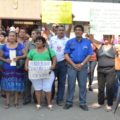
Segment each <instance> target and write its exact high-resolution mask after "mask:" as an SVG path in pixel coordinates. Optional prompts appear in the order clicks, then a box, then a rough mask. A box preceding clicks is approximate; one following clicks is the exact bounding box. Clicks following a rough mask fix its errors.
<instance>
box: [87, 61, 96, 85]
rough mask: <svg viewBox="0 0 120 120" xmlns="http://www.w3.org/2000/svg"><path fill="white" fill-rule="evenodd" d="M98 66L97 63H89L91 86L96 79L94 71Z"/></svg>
mask: <svg viewBox="0 0 120 120" xmlns="http://www.w3.org/2000/svg"><path fill="white" fill-rule="evenodd" d="M96 64H97V61H89V62H88V69H89V71H88V78H89V86H91V85H92V82H93V79H94V70H95V66H96Z"/></svg>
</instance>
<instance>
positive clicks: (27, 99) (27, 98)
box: [23, 29, 38, 105]
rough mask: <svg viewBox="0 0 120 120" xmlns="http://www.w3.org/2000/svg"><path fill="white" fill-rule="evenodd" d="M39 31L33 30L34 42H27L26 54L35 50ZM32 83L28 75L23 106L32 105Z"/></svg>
mask: <svg viewBox="0 0 120 120" xmlns="http://www.w3.org/2000/svg"><path fill="white" fill-rule="evenodd" d="M37 33H38V30H36V29H35V30H33V31H32V32H31V38H32V41H29V42H27V44H26V52H27V53H28V52H29V51H30V50H31V49H35V43H34V40H35V39H36V37H37V36H38V35H37ZM31 85H32V84H31V82H30V81H29V79H28V76H27V74H26V80H25V91H24V102H23V104H24V105H26V104H28V103H31V98H32V97H31Z"/></svg>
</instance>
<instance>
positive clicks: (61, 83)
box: [55, 61, 67, 102]
mask: <svg viewBox="0 0 120 120" xmlns="http://www.w3.org/2000/svg"><path fill="white" fill-rule="evenodd" d="M66 73H67V65H66V63H65V61H60V62H58V63H57V66H56V69H55V76H56V77H57V78H58V91H57V98H56V101H57V102H60V101H62V100H63V97H64V91H65V81H66Z"/></svg>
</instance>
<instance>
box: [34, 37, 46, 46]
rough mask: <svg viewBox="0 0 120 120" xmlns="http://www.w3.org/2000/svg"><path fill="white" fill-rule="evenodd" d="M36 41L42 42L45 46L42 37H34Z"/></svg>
mask: <svg viewBox="0 0 120 120" xmlns="http://www.w3.org/2000/svg"><path fill="white" fill-rule="evenodd" d="M37 41H42V43H43V44H46V39H45V38H44V37H42V36H38V37H36V39H35V42H37Z"/></svg>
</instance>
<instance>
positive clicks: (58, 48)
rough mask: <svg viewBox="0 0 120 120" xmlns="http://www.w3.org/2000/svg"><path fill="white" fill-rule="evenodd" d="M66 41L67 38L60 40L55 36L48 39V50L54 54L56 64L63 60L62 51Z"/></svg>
mask: <svg viewBox="0 0 120 120" xmlns="http://www.w3.org/2000/svg"><path fill="white" fill-rule="evenodd" d="M67 41H68V38H67V37H65V36H64V37H63V38H61V39H60V38H58V37H57V36H53V37H52V38H51V39H50V42H49V45H50V48H52V49H53V50H54V51H55V53H56V57H57V62H60V61H63V60H64V49H65V45H66V43H67Z"/></svg>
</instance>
